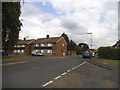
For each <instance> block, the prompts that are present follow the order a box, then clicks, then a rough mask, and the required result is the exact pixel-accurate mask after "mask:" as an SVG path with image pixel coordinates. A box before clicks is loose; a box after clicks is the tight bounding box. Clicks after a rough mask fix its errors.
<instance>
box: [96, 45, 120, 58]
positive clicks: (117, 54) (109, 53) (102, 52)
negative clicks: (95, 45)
mask: <svg viewBox="0 0 120 90" xmlns="http://www.w3.org/2000/svg"><path fill="white" fill-rule="evenodd" d="M98 57H99V58H106V59H115V60H120V48H114V47H100V48H99V49H98Z"/></svg>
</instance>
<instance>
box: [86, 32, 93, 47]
mask: <svg viewBox="0 0 120 90" xmlns="http://www.w3.org/2000/svg"><path fill="white" fill-rule="evenodd" d="M87 34H91V49H92V33H87Z"/></svg>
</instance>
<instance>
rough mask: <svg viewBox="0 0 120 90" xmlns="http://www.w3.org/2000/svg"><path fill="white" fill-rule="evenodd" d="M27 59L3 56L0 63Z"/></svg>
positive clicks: (24, 57)
mask: <svg viewBox="0 0 120 90" xmlns="http://www.w3.org/2000/svg"><path fill="white" fill-rule="evenodd" d="M25 59H28V57H26V56H19V55H18V56H3V57H2V59H0V61H15V60H25Z"/></svg>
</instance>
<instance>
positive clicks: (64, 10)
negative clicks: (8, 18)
mask: <svg viewBox="0 0 120 90" xmlns="http://www.w3.org/2000/svg"><path fill="white" fill-rule="evenodd" d="M25 1H26V0H25ZM108 1H112V2H108ZM113 1H114V2H113ZM117 1H118V0H107V1H106V2H105V0H104V2H103V0H79V2H78V1H77V0H57V2H55V1H53V0H49V2H45V1H44V2H43V1H42V0H41V2H25V3H24V4H23V5H22V14H21V17H20V19H22V23H23V27H22V28H21V29H22V30H21V32H20V36H19V38H20V39H23V38H24V37H26V36H29V39H31V38H32V39H36V38H45V37H46V35H47V34H48V35H50V37H59V36H60V35H61V34H62V33H63V32H64V33H66V34H67V35H68V37H69V38H70V39H72V40H73V41H75V42H76V43H77V44H78V43H81V42H83V43H87V44H88V45H90V39H91V37H90V35H88V34H87V33H89V32H92V39H93V48H98V47H100V46H112V45H113V44H115V42H116V41H117V40H118V2H117Z"/></svg>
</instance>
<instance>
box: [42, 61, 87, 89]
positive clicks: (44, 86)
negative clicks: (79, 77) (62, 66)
mask: <svg viewBox="0 0 120 90" xmlns="http://www.w3.org/2000/svg"><path fill="white" fill-rule="evenodd" d="M85 63H86V61H84V62H83V63H81V64H79V65H77V66H75V67H74V68H72V69H69V70H67V72H70V71H72V70H74V69H75V68H78V67H80V66H82V65H83V64H85ZM67 72H64V73H63V74H61V75H65V74H67ZM60 77H61V76H57V77H56V78H55V80H57V79H59V78H60ZM52 82H53V81H49V82H47V83H46V84H44V85H42V87H45V86H47V85H48V84H51V83H52Z"/></svg>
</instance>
